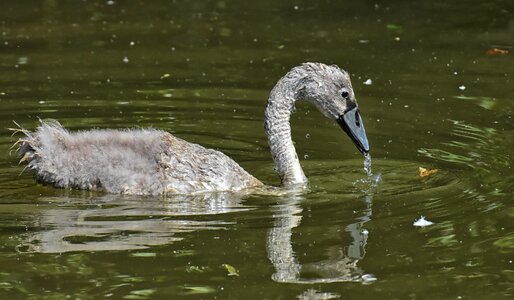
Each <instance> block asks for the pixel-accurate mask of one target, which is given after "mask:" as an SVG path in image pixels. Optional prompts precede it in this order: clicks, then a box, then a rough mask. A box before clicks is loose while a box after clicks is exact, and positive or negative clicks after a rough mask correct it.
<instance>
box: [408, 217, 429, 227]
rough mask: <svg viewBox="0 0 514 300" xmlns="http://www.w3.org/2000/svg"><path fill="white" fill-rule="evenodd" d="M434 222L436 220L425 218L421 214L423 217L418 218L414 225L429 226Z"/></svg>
mask: <svg viewBox="0 0 514 300" xmlns="http://www.w3.org/2000/svg"><path fill="white" fill-rule="evenodd" d="M433 224H434V222H432V221H429V220H427V219H425V217H424V216H421V218H419V219H417V220H416V221H415V222H414V223H413V224H412V225H414V226H417V227H427V226H430V225H433Z"/></svg>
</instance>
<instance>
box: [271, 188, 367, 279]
mask: <svg viewBox="0 0 514 300" xmlns="http://www.w3.org/2000/svg"><path fill="white" fill-rule="evenodd" d="M301 200H302V197H301V195H296V196H294V195H293V196H291V197H290V198H289V199H287V200H286V201H283V202H281V203H280V204H278V205H277V206H276V207H275V225H274V227H273V228H272V229H271V230H270V232H269V235H268V242H267V250H268V258H269V260H270V261H271V263H272V264H273V266H274V267H275V273H274V274H273V275H272V279H273V280H274V281H277V282H287V283H330V282H349V281H352V282H363V283H369V282H372V281H375V280H376V278H375V276H373V275H371V274H366V273H365V271H364V270H362V269H361V268H360V267H359V266H358V262H359V261H360V260H362V259H363V258H364V255H365V253H366V251H365V247H366V243H367V240H368V231H367V230H366V229H364V224H365V223H366V222H368V221H369V220H370V219H371V215H372V196H371V194H367V195H365V196H364V198H363V201H365V203H366V208H365V210H364V211H363V215H362V216H360V217H358V218H356V219H355V222H354V223H351V224H348V225H347V226H346V228H345V231H346V232H348V233H349V235H350V236H351V238H352V241H351V243H350V244H349V245H345V246H341V247H340V249H338V250H337V251H331V252H330V253H329V255H330V257H329V258H328V259H325V260H322V261H318V262H312V263H308V264H301V263H300V262H299V261H298V259H297V255H296V254H295V252H294V250H293V242H292V231H293V229H294V228H296V227H298V226H299V225H300V222H301V220H302V216H301V213H302V208H301V207H300V201H301Z"/></svg>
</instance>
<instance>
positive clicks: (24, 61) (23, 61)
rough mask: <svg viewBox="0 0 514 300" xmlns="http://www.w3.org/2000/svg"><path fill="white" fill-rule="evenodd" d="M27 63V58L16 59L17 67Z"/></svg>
mask: <svg viewBox="0 0 514 300" xmlns="http://www.w3.org/2000/svg"><path fill="white" fill-rule="evenodd" d="M28 62H29V58H28V57H26V56H22V57H18V64H19V65H26V64H27V63H28Z"/></svg>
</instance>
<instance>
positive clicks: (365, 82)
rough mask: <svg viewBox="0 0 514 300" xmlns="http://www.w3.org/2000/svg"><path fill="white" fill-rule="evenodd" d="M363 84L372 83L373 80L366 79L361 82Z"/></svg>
mask: <svg viewBox="0 0 514 300" xmlns="http://www.w3.org/2000/svg"><path fill="white" fill-rule="evenodd" d="M363 83H364V84H365V85H372V84H373V80H371V79H369V78H368V79H366V81H364V82H363Z"/></svg>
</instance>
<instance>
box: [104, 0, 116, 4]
mask: <svg viewBox="0 0 514 300" xmlns="http://www.w3.org/2000/svg"><path fill="white" fill-rule="evenodd" d="M106 3H107V5H114V4H115V3H116V2H114V1H112V0H109V1H107V2H106Z"/></svg>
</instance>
